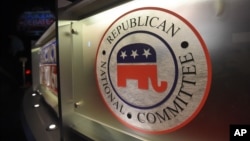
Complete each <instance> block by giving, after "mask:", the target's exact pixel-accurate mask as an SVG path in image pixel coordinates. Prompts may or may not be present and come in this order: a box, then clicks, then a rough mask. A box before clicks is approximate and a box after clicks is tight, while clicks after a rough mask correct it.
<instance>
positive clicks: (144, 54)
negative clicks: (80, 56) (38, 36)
mask: <svg viewBox="0 0 250 141" xmlns="http://www.w3.org/2000/svg"><path fill="white" fill-rule="evenodd" d="M96 79H97V85H98V88H99V91H100V94H101V96H102V98H103V100H104V102H105V103H106V105H107V107H108V108H109V109H110V110H111V112H112V113H113V114H114V115H115V116H116V117H117V118H118V119H119V121H120V122H122V123H124V124H125V125H127V126H128V127H130V128H133V129H136V130H139V131H142V132H145V133H167V132H172V131H175V130H176V129H179V128H181V127H183V126H184V125H186V124H187V123H189V122H190V121H191V120H192V119H194V117H195V116H196V115H197V114H198V113H199V112H200V110H201V108H202V107H203V105H204V103H205V101H206V99H207V97H208V93H209V89H210V83H211V63H210V58H209V55H208V51H207V48H206V45H205V43H204V41H203V39H202V38H201V36H200V35H199V33H198V32H197V30H196V29H195V28H194V27H193V26H192V25H191V24H190V23H189V22H188V21H187V20H185V19H184V18H183V17H181V16H179V15H178V14H176V13H174V12H172V11H169V10H166V9H162V8H156V7H144V8H139V9H135V10H132V11H129V12H127V13H125V14H123V15H122V16H120V17H119V18H117V19H116V20H115V21H114V22H113V23H112V24H111V25H110V26H109V27H108V29H107V30H106V32H105V33H104V35H103V37H102V39H101V41H100V43H99V47H98V51H97V55H96Z"/></svg>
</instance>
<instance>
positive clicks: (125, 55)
mask: <svg viewBox="0 0 250 141" xmlns="http://www.w3.org/2000/svg"><path fill="white" fill-rule="evenodd" d="M121 53H122V54H121V55H120V57H122V59H123V60H124V58H125V57H127V54H126V51H122V52H121Z"/></svg>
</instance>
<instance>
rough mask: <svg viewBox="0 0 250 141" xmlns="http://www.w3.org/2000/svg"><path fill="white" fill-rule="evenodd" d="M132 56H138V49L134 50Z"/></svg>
mask: <svg viewBox="0 0 250 141" xmlns="http://www.w3.org/2000/svg"><path fill="white" fill-rule="evenodd" d="M130 56H133V57H134V59H135V57H136V56H138V54H137V50H135V51H134V50H132V54H131V55H130Z"/></svg>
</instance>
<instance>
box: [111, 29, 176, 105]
mask: <svg viewBox="0 0 250 141" xmlns="http://www.w3.org/2000/svg"><path fill="white" fill-rule="evenodd" d="M136 43H144V44H147V45H150V46H151V47H153V48H154V49H155V51H156V63H154V65H156V66H157V71H156V72H157V81H158V86H160V84H161V81H166V82H167V89H166V90H165V91H164V92H160V93H159V92H157V91H155V90H154V88H153V87H152V81H151V80H150V79H148V82H147V83H148V86H149V89H147V90H144V89H139V88H138V81H137V80H135V79H127V81H126V87H119V86H118V85H117V79H119V76H117V65H118V63H117V55H118V56H120V54H117V53H118V52H119V50H120V49H121V48H122V47H124V46H127V45H130V44H136ZM127 55H131V53H130V52H127ZM151 64H152V63H151ZM143 65H147V64H146V63H145V64H143ZM176 69H178V68H175V66H174V60H173V56H172V55H171V53H170V51H169V48H168V47H167V46H166V44H164V42H162V41H161V40H160V39H159V38H157V37H155V36H153V35H152V34H147V33H134V34H131V35H128V36H126V37H125V38H123V39H122V40H121V41H120V42H118V43H117V45H116V46H115V47H114V50H113V51H112V54H111V56H110V60H109V75H110V79H111V83H112V85H113V88H114V89H115V91H116V94H117V95H118V96H119V97H120V98H122V99H123V100H124V101H125V102H127V103H129V104H131V105H134V106H138V107H149V106H152V105H155V104H157V103H160V102H161V101H162V100H163V99H165V98H166V97H167V96H168V95H169V94H170V93H169V92H170V90H171V88H172V87H173V82H174V79H175V75H176V74H175V73H176V72H175V70H176ZM144 71H147V70H144Z"/></svg>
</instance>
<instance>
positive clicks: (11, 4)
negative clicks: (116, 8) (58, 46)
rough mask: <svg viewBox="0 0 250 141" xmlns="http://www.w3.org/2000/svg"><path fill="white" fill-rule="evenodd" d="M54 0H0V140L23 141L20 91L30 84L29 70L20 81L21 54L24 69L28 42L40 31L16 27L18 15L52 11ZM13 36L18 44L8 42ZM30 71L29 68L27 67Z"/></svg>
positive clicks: (37, 36) (21, 95) (28, 50)
mask: <svg viewBox="0 0 250 141" xmlns="http://www.w3.org/2000/svg"><path fill="white" fill-rule="evenodd" d="M56 3H57V1H56V0H3V1H0V6H1V8H0V9H1V14H0V15H1V16H0V17H1V26H0V28H1V29H0V34H1V36H0V110H1V112H0V140H1V141H26V137H25V135H24V130H23V126H22V122H21V118H20V117H21V116H20V115H21V109H22V108H21V104H22V97H23V93H24V91H25V90H26V89H28V87H29V86H30V85H31V84H32V80H31V76H29V75H31V74H27V76H26V81H25V83H23V77H22V72H23V70H22V63H21V62H20V58H21V57H25V58H27V62H26V66H25V69H31V46H32V45H31V44H32V42H35V41H36V40H37V39H39V37H40V36H41V34H39V35H38V34H37V35H32V34H27V33H26V31H25V30H20V28H19V25H18V24H19V19H20V16H21V15H22V14H23V13H24V12H26V11H45V10H49V11H51V13H52V14H54V15H56V12H55V11H56ZM10 35H12V36H14V37H15V38H16V40H17V42H18V43H19V44H22V46H21V45H20V46H18V47H16V46H14V47H13V45H12V42H13V40H12V38H10ZM31 71H32V70H31Z"/></svg>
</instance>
